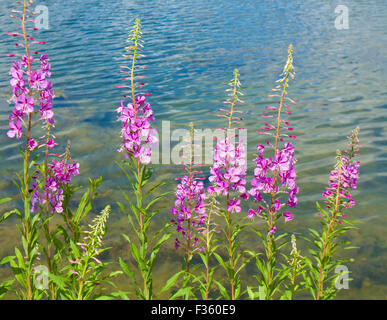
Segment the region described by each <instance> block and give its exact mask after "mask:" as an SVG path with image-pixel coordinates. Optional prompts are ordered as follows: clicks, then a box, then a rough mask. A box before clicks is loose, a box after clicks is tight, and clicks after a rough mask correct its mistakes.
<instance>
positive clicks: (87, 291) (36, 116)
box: [0, 0, 360, 300]
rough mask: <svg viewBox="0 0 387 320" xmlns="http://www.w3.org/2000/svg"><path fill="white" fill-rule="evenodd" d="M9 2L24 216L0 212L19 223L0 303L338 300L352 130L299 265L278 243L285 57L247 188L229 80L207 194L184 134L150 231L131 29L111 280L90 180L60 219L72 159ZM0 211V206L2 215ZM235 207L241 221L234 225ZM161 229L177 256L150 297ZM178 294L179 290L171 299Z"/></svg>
mask: <svg viewBox="0 0 387 320" xmlns="http://www.w3.org/2000/svg"><path fill="white" fill-rule="evenodd" d="M17 3H18V5H20V9H19V10H12V15H11V17H12V18H14V19H16V20H17V21H18V22H19V23H20V25H19V31H17V32H8V35H10V36H12V37H13V38H15V39H20V41H17V42H16V43H15V46H16V47H17V48H19V49H22V53H11V54H9V57H11V58H14V59H15V61H13V63H12V67H11V69H10V84H11V87H12V96H11V98H10V100H9V103H10V104H11V105H12V106H13V110H12V112H11V114H10V116H9V130H8V131H7V132H6V134H7V136H8V137H9V138H10V139H17V140H18V141H20V142H21V148H20V152H21V155H22V162H23V170H22V171H21V173H18V180H17V181H16V184H17V186H18V188H19V191H20V197H18V199H21V200H22V204H23V205H20V206H19V207H23V210H19V208H15V209H13V210H10V211H7V212H5V213H3V214H2V215H1V216H0V223H1V222H3V221H5V220H6V219H7V218H9V217H10V216H12V215H16V216H17V217H18V219H19V221H20V222H19V224H18V225H17V227H18V229H19V231H20V234H21V241H20V246H21V249H19V248H18V247H16V248H15V254H14V255H13V256H8V257H5V258H3V259H2V260H0V265H5V264H8V265H9V266H10V267H11V270H12V272H13V275H14V278H13V279H9V280H6V281H4V282H2V283H0V298H3V297H5V296H6V295H7V293H10V294H14V295H16V296H17V297H18V298H19V299H25V300H32V299H52V300H55V299H63V300H64V299H78V300H85V299H112V298H118V299H119V298H121V299H128V298H131V297H133V296H136V297H137V298H138V299H154V298H157V297H158V296H160V294H161V293H166V292H167V291H172V294H171V295H170V297H169V298H170V299H177V298H182V299H214V298H215V299H222V298H223V299H245V298H250V299H289V300H292V299H295V298H297V296H298V294H299V293H301V292H303V293H305V292H306V293H307V292H309V293H310V295H311V297H312V298H313V299H316V300H322V299H333V298H334V297H335V296H336V294H337V292H338V290H339V289H338V288H337V286H336V283H337V280H338V279H339V277H340V276H341V275H342V274H343V272H345V271H341V273H338V272H337V267H340V266H342V265H343V263H344V262H347V261H348V260H345V259H342V258H341V257H340V255H339V249H340V248H344V249H349V248H353V247H351V246H350V243H349V241H347V240H343V237H344V235H345V234H346V232H347V231H349V230H350V229H353V228H355V226H354V223H355V221H353V220H352V221H351V220H348V219H347V212H346V211H347V210H348V209H350V208H351V207H353V206H354V205H355V201H354V199H353V195H352V191H353V190H354V189H356V187H357V182H358V175H359V168H360V162H359V161H358V160H356V157H357V156H358V155H359V154H358V149H359V138H358V135H359V128H356V129H355V130H354V131H353V132H352V134H351V135H350V136H349V137H348V139H349V142H348V148H347V150H341V151H337V157H336V165H335V167H334V169H333V170H332V172H331V174H330V177H329V185H328V187H327V189H326V190H325V191H324V192H323V194H322V197H323V199H324V202H325V207H323V206H321V205H320V204H319V203H317V210H318V212H319V213H318V217H319V219H320V223H321V229H319V230H315V229H311V228H310V229H308V230H309V233H308V236H304V237H303V236H301V235H299V236H298V237H297V238H298V239H301V240H306V243H308V244H309V246H308V247H307V248H306V249H307V250H306V254H303V253H301V250H299V249H298V248H297V243H296V236H295V235H294V234H292V235H290V234H288V233H286V232H283V230H284V231H286V230H285V226H286V223H288V222H290V221H291V220H292V219H293V213H292V209H293V208H294V207H296V205H297V195H298V192H299V188H298V186H297V184H296V171H295V169H296V167H295V164H296V159H295V149H294V146H293V144H292V142H291V141H292V139H295V138H296V137H295V136H293V135H292V134H291V131H292V130H293V128H292V127H290V123H289V122H288V121H287V120H285V119H284V116H286V115H290V114H291V112H290V111H289V110H290V106H289V105H288V104H289V103H293V104H294V103H295V102H294V101H293V100H292V99H290V98H289V97H288V96H287V90H288V87H289V82H290V80H291V79H294V67H293V47H292V45H290V46H289V49H288V56H287V61H286V64H285V67H284V69H283V72H282V74H281V76H280V79H279V80H278V81H277V82H278V85H277V86H276V87H275V88H274V89H273V91H274V94H273V95H271V96H272V97H276V98H278V104H277V105H276V106H266V107H265V108H266V109H267V110H268V111H269V112H270V113H268V114H264V115H263V116H262V117H263V118H265V119H267V120H268V121H267V123H266V124H265V127H264V128H263V130H261V131H258V132H259V133H260V134H261V135H262V136H264V137H266V138H267V139H265V140H266V141H263V142H262V143H261V144H258V146H257V151H258V154H257V157H256V159H255V160H254V162H255V168H254V175H253V177H252V178H251V180H249V178H248V177H247V170H246V169H247V168H246V167H247V165H246V160H245V158H246V150H245V146H244V144H243V143H244V142H243V141H241V139H239V142H238V143H236V142H235V138H236V135H235V134H234V133H233V129H235V128H234V126H235V124H239V123H240V122H241V120H242V119H241V118H240V117H236V115H239V114H240V113H241V110H239V108H238V107H237V105H239V103H242V102H243V101H241V99H240V96H241V95H242V93H241V92H240V91H241V89H240V88H241V84H240V81H239V73H238V71H237V70H235V71H234V77H233V80H232V81H231V82H230V88H229V89H228V90H227V92H228V98H227V100H226V101H225V103H226V104H227V105H228V106H229V108H227V109H223V108H222V109H221V111H222V114H221V115H219V116H221V117H224V118H225V119H226V127H225V128H224V133H225V136H224V137H223V138H218V140H217V142H216V145H215V149H214V163H213V165H212V166H211V168H210V169H209V178H208V180H207V181H205V179H203V178H202V177H201V176H202V175H203V176H204V173H203V172H201V171H199V170H196V169H194V160H193V159H194V152H193V150H194V148H193V145H194V143H193V140H194V139H193V137H194V128H193V125H192V126H191V135H190V141H189V145H188V148H189V152H188V153H189V158H188V161H187V162H186V163H185V164H184V165H185V167H184V168H185V171H186V174H185V175H184V176H183V177H182V178H179V179H178V181H179V183H178V185H177V189H176V194H175V196H176V198H175V200H174V202H173V203H171V204H167V205H166V207H167V210H171V211H170V213H169V214H168V216H167V218H166V220H165V223H162V227H161V228H160V227H158V228H156V231H155V232H154V231H152V230H153V226H154V225H155V224H156V223H155V221H154V220H153V218H154V217H155V216H156V214H158V213H159V212H160V210H161V208H160V206H159V207H158V208H154V205H156V204H158V201H159V200H163V201H164V202H166V198H165V196H166V195H167V194H168V193H169V192H160V191H159V190H160V187H162V186H164V185H165V183H166V182H162V183H158V184H156V183H152V182H151V177H152V173H153V168H152V166H151V165H150V162H151V155H152V150H151V146H152V145H153V143H156V142H157V134H156V131H155V129H154V128H153V127H152V125H151V123H152V122H153V121H154V120H155V119H154V116H153V111H152V108H151V106H150V104H149V103H148V102H147V101H146V100H147V99H146V97H147V96H149V95H150V93H148V92H143V87H144V85H145V83H144V82H143V80H142V79H143V78H144V76H143V75H141V73H140V71H141V70H143V69H146V67H145V66H144V65H139V64H138V62H139V60H140V59H141V58H143V57H144V55H143V54H142V48H143V40H142V32H141V25H140V21H139V20H138V19H137V20H136V21H135V24H134V27H133V28H132V30H131V32H130V34H129V37H128V40H127V42H128V47H126V52H127V54H125V55H124V58H125V59H128V60H129V66H121V69H122V70H121V72H122V73H123V74H125V77H124V78H123V80H124V81H128V82H129V83H128V84H127V85H119V86H118V87H120V88H124V89H125V90H126V92H125V94H124V96H123V97H124V99H125V100H128V101H125V102H124V100H123V101H122V102H121V104H120V106H119V107H118V109H117V112H118V114H119V119H118V120H119V121H120V123H121V135H120V136H121V146H120V148H119V150H118V151H119V152H121V153H122V154H124V156H125V160H123V162H122V163H118V165H119V166H120V168H121V169H122V170H123V172H124V173H125V175H126V177H127V179H128V181H129V186H130V187H131V189H132V190H131V192H130V193H127V192H126V191H123V194H124V197H125V199H126V200H127V205H126V206H125V205H124V204H122V203H118V205H119V207H120V209H121V210H122V211H123V212H124V213H125V215H126V216H127V218H128V221H129V225H130V230H129V231H128V234H123V237H124V238H125V239H126V240H127V242H128V244H129V251H130V257H129V259H128V260H127V261H126V262H125V261H124V259H123V258H119V264H120V267H121V269H122V271H121V270H119V271H113V272H110V273H109V272H108V271H107V267H108V265H110V264H109V263H104V262H102V260H103V256H102V254H103V252H104V251H106V250H108V249H109V248H106V247H104V245H103V237H104V235H105V234H106V232H107V220H108V217H109V215H110V212H111V209H110V206H106V207H105V209H104V210H102V212H101V214H100V215H97V216H96V217H94V219H90V220H89V221H91V223H89V224H88V226H86V225H85V221H86V220H87V218H88V217H89V213H90V212H91V211H92V201H93V199H94V198H95V197H96V196H97V188H98V186H99V185H100V184H101V181H102V177H100V178H98V179H95V180H94V179H89V181H90V185H89V188H88V189H87V191H86V192H85V193H84V194H83V195H82V196H81V197H80V201H79V203H78V205H77V206H76V209H75V210H72V209H71V208H70V204H71V203H73V202H74V201H73V200H72V198H73V195H74V194H75V192H77V190H79V189H80V187H74V186H73V185H72V184H71V180H72V178H73V177H75V176H78V175H79V173H80V166H79V163H77V162H75V161H73V160H72V156H71V152H70V142H68V143H67V147H66V148H65V151H64V152H63V153H60V152H59V151H57V145H59V142H57V139H56V137H55V135H54V128H55V126H54V124H55V121H54V111H53V108H52V107H53V99H54V91H53V87H52V83H51V81H50V77H51V71H50V62H49V58H48V56H47V54H44V53H43V54H42V53H39V52H38V51H36V50H37V49H35V46H37V45H42V44H44V43H45V42H44V41H37V40H35V39H34V37H32V35H31V34H32V32H33V31H34V29H35V28H34V27H30V26H29V24H31V23H33V22H34V20H33V19H32V18H33V16H34V15H36V13H35V12H33V11H32V10H31V9H30V7H31V5H32V3H33V2H32V1H27V0H24V1H18V2H17ZM270 120H272V123H270ZM39 152H40V153H39ZM248 181H250V182H248ZM206 183H208V184H209V187H207V188H205V187H204V186H205V185H206ZM249 198H250V200H249ZM251 198H252V199H253V200H251ZM10 200H12V199H11V198H4V199H0V204H3V203H6V202H9V201H10ZM243 204H244V205H243ZM242 207H248V208H249V210H248V211H247V212H243V211H244V210H243V209H242ZM57 217H59V218H62V220H61V219H59V221H62V223H58V224H56V225H54V221H55V223H56V221H57V220H58V219H57ZM158 219H161V217H159V218H158ZM171 219H172V221H170V220H171ZM257 219H261V220H262V221H263V226H264V227H263V228H262V225H261V224H257V225H256V224H255V223H254V222H255V221H256V220H257ZM152 221H153V223H151V222H152ZM283 222H285V224H284V223H283ZM172 226H174V227H175V228H176V231H175V232H176V234H177V236H176V237H175V246H176V247H182V248H183V251H184V263H183V268H182V270H176V273H175V274H174V275H173V276H172V277H171V278H170V279H169V280H167V281H166V282H165V284H163V285H164V286H163V287H162V289H161V291H160V292H159V293H158V294H159V295H155V294H154V292H153V291H154V290H153V269H154V265H155V262H156V257H157V255H158V252H159V250H160V248H161V246H162V245H165V244H166V242H167V241H168V240H169V238H170V237H171V235H172V233H171V232H169V227H172ZM248 228H253V229H254V231H255V233H256V234H257V235H258V236H259V237H258V239H260V241H261V242H262V244H263V248H264V250H263V252H257V251H258V250H257V249H256V248H255V249H254V248H251V247H249V250H246V249H245V248H244V244H243V242H242V241H241V240H240V236H241V232H242V230H247V229H248ZM194 257H195V258H198V259H195V260H194V259H193V258H194ZM252 259H255V264H256V266H257V269H258V273H257V274H256V275H255V276H254V278H255V279H256V280H257V285H253V284H252V283H248V285H247V286H246V287H245V289H244V288H243V286H242V281H241V272H242V271H243V270H244V269H245V267H246V266H247V265H248V263H249V262H250V261H251V260H252ZM349 260H350V259H349ZM42 267H43V269H46V270H47V274H46V278H45V279H46V280H47V283H46V285H41V284H42V283H41V280H42V275H41V274H39V270H40V271H41V270H42ZM219 267H220V268H219ZM109 268H110V266H109ZM344 269H345V268H344ZM344 269H341V270H344ZM122 273H124V274H126V275H127V276H128V277H129V279H130V281H131V283H132V285H131V287H130V288H128V290H127V291H118V292H113V293H110V294H108V295H104V290H105V289H106V288H105V285H108V284H109V285H112V286H113V287H116V286H115V284H114V282H113V281H112V280H111V279H112V277H114V276H116V275H118V274H122ZM225 275H226V276H225ZM180 280H181V281H180ZM43 282H44V281H43ZM177 284H181V285H180V287H179V285H177ZM176 287H177V289H176Z"/></svg>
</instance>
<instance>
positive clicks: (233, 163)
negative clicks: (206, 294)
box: [208, 69, 254, 300]
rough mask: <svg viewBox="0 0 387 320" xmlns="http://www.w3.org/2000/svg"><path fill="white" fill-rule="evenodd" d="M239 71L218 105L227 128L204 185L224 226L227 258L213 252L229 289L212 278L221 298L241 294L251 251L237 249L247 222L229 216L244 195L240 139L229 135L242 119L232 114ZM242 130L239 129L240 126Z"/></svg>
mask: <svg viewBox="0 0 387 320" xmlns="http://www.w3.org/2000/svg"><path fill="white" fill-rule="evenodd" d="M239 77H240V75H239V72H238V70H237V69H235V70H234V77H233V79H232V80H231V81H230V82H229V86H230V88H228V89H227V90H226V92H228V95H227V99H226V100H225V101H224V103H225V104H226V105H229V109H228V110H227V109H224V108H221V109H220V111H221V112H222V113H221V114H219V116H220V117H224V118H225V119H226V124H227V127H226V128H224V130H225V133H226V136H225V138H224V139H223V138H222V139H219V140H218V141H217V143H216V145H215V150H214V164H213V166H212V167H211V168H210V177H209V181H210V182H211V183H212V186H210V187H209V188H208V193H209V194H213V193H215V194H216V196H217V198H218V199H219V202H220V204H219V207H217V212H218V213H219V214H220V216H222V217H223V218H224V222H225V228H224V229H223V234H224V236H225V237H224V239H222V240H221V242H222V243H223V245H224V249H225V250H226V252H227V256H228V258H227V259H224V258H223V257H222V255H221V254H219V253H217V252H215V251H214V252H213V254H214V256H215V257H216V259H217V261H218V263H219V264H220V266H222V267H223V268H224V270H225V271H226V274H227V278H228V281H229V290H227V289H226V288H225V287H224V285H223V284H222V283H221V282H220V281H216V284H217V286H218V289H219V291H220V293H221V295H222V297H223V298H225V299H231V300H234V299H238V298H239V297H240V296H241V294H242V291H241V282H240V276H239V274H240V272H241V271H242V270H243V268H244V267H245V266H246V265H247V263H248V262H249V259H247V260H246V259H244V258H243V256H244V254H245V253H248V254H250V256H251V257H253V256H254V253H253V252H252V251H249V250H241V249H240V248H239V247H240V244H241V243H240V241H239V239H238V235H239V234H240V232H241V231H242V230H243V229H244V228H245V227H247V226H248V223H246V222H242V221H241V219H238V220H236V219H233V216H234V215H238V214H239V213H240V212H241V210H242V208H241V200H245V199H247V198H248V194H247V192H246V187H245V186H246V179H245V177H246V151H245V146H244V144H243V141H242V139H239V142H238V143H236V142H235V138H236V136H235V135H233V132H234V130H233V129H234V128H233V125H234V124H240V122H241V120H242V118H240V117H237V116H235V115H236V114H237V115H239V114H241V113H242V111H241V110H239V109H238V108H237V104H238V103H243V101H242V100H241V99H240V96H242V95H243V93H242V92H241V91H240V90H241V83H240V80H239ZM240 130H242V128H241V129H240Z"/></svg>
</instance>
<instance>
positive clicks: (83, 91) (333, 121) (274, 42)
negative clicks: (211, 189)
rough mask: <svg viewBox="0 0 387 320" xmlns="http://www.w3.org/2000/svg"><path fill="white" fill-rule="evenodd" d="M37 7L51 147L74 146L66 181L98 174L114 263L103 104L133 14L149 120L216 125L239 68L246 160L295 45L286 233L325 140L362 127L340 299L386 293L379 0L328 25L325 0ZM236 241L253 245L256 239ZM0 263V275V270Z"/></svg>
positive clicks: (317, 180) (307, 193) (302, 209)
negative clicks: (51, 101)
mask: <svg viewBox="0 0 387 320" xmlns="http://www.w3.org/2000/svg"><path fill="white" fill-rule="evenodd" d="M39 4H44V5H46V6H47V7H48V9H49V18H50V21H49V30H41V31H39V32H37V33H36V37H37V38H41V39H44V40H46V41H47V45H45V47H44V50H45V52H47V53H48V55H49V56H50V58H51V64H52V72H53V77H52V80H53V83H54V87H55V90H56V91H57V92H58V93H59V94H58V97H57V98H56V99H55V105H54V108H55V113H56V128H55V132H56V136H57V140H58V141H59V142H60V143H61V145H60V146H59V148H62V150H63V149H64V147H65V145H66V141H67V139H71V142H72V155H73V158H74V159H76V160H77V161H79V162H80V163H81V173H82V174H81V176H80V177H77V178H76V179H74V182H75V183H78V184H83V185H85V184H86V183H87V177H88V176H94V177H97V176H99V175H103V177H104V182H103V184H102V186H101V192H100V195H99V197H98V199H97V201H96V203H95V212H98V210H100V209H101V208H102V207H103V206H104V205H106V204H108V203H110V204H112V206H113V209H114V210H113V213H112V217H111V222H110V228H109V233H108V235H107V238H108V242H109V244H112V245H113V246H114V249H113V250H112V253H111V255H110V258H111V259H112V260H114V261H116V259H117V257H118V256H119V255H126V256H127V255H128V248H127V247H126V246H125V244H124V242H123V241H122V240H121V237H120V233H121V232H126V230H127V229H126V226H127V225H128V224H127V222H126V220H125V219H124V218H123V216H122V214H121V213H120V212H119V210H117V206H116V201H117V200H119V199H120V198H122V197H121V194H120V189H121V188H125V180H124V179H123V177H122V174H121V172H120V169H119V168H118V167H117V166H116V165H115V164H114V161H115V160H117V161H119V160H120V159H121V155H120V154H118V153H117V152H116V149H117V147H118V145H119V124H118V123H117V121H116V118H117V117H116V113H115V111H114V110H115V108H116V106H117V105H118V104H119V101H120V96H121V94H122V91H121V89H118V88H116V87H115V86H116V85H117V84H121V80H120V77H121V76H120V73H119V66H120V65H122V64H127V63H128V62H127V61H125V59H124V58H123V57H122V53H123V52H124V51H123V48H124V46H125V45H126V43H125V40H126V37H127V34H128V32H129V30H130V28H131V26H132V24H133V22H134V19H135V18H136V17H139V18H140V19H141V21H142V26H143V34H144V40H145V54H146V55H147V57H146V59H145V62H146V64H147V66H148V70H147V72H146V76H147V79H146V82H147V84H148V85H147V90H148V91H150V92H152V95H151V96H150V97H149V101H150V102H151V104H152V107H153V109H154V112H155V115H156V122H155V127H156V128H161V122H162V121H163V120H164V121H166V120H168V121H171V127H172V129H173V128H185V127H187V124H188V122H189V121H194V122H195V126H196V127H198V128H208V127H210V128H217V127H222V126H223V123H222V121H221V120H220V119H219V118H217V117H215V114H216V113H217V109H218V108H219V107H220V106H221V102H222V101H223V100H224V97H225V92H224V89H225V88H226V86H227V82H228V80H230V79H231V78H232V72H233V70H234V69H235V68H238V69H239V72H240V74H241V82H242V85H243V92H244V93H245V96H244V100H245V101H246V103H245V104H244V105H243V110H244V111H245V119H246V120H245V121H244V122H243V126H244V127H246V128H247V130H248V145H249V152H250V153H249V159H252V158H253V153H254V146H255V145H256V144H257V143H262V142H263V140H262V137H261V136H257V135H256V132H255V130H256V129H258V128H261V127H262V126H263V125H264V123H265V122H264V121H263V119H261V118H260V115H261V114H262V112H263V110H264V106H265V105H267V104H269V103H273V100H272V99H268V98H267V95H268V94H269V93H270V90H271V88H272V87H273V86H274V81H275V80H276V79H277V77H278V75H279V73H280V72H281V70H282V67H283V64H284V62H285V60H286V51H287V47H288V45H289V43H293V46H294V57H295V58H294V64H295V68H296V80H295V81H294V82H293V83H291V87H290V89H289V93H290V96H291V97H292V98H294V99H295V100H296V101H297V105H296V106H295V107H294V108H293V111H294V112H293V115H292V116H291V117H290V121H291V122H292V125H293V126H294V127H295V134H296V135H297V136H298V139H297V140H296V142H295V145H296V152H297V158H298V162H297V174H298V184H299V186H300V195H299V203H300V205H299V207H298V208H297V209H296V210H295V212H294V213H295V221H294V222H293V223H292V225H290V226H289V229H288V230H290V231H295V230H297V231H301V230H304V229H305V227H307V226H311V225H315V223H316V221H317V220H316V216H315V214H316V212H315V209H314V203H315V201H316V200H320V199H321V192H322V190H323V189H324V188H325V186H326V184H327V181H328V174H329V171H330V170H331V168H332V166H333V165H334V156H335V150H336V149H337V148H339V147H340V148H341V147H342V146H343V142H344V139H345V137H346V136H347V135H348V134H349V133H350V131H351V130H352V129H353V128H354V127H356V126H360V128H361V131H360V132H361V133H360V139H361V144H362V148H361V161H362V166H361V171H360V175H361V176H360V183H359V186H358V191H356V192H355V193H354V197H355V199H356V201H357V205H356V207H355V208H354V209H353V210H351V211H350V215H351V216H353V217H354V218H355V219H358V220H361V221H362V224H361V225H360V229H359V230H357V231H354V232H351V233H350V234H348V236H349V237H350V239H351V240H352V241H353V243H354V244H355V245H357V246H359V249H357V250H356V251H355V252H354V253H353V254H354V255H355V262H353V263H352V264H351V265H350V266H349V269H350V270H351V271H352V276H353V278H354V281H353V282H351V285H350V289H351V290H346V291H345V290H343V291H342V292H341V293H340V295H339V297H341V298H356V299H373V298H379V299H385V298H387V276H386V274H385V267H386V262H387V251H386V250H387V247H386V241H385V240H386V232H387V221H386V215H385V211H386V209H385V205H384V199H385V187H386V182H387V175H386V173H385V166H386V164H387V162H386V158H387V133H386V129H385V127H386V125H387V113H386V111H387V104H386V100H385V99H386V97H387V95H386V94H387V91H386V87H385V74H386V72H387V67H386V66H387V63H386V62H387V61H386V60H387V58H386V43H387V41H386V40H387V35H386V30H387V28H386V27H387V22H386V19H385V17H386V14H387V6H386V3H385V1H380V0H379V1H378V0H371V1H356V2H349V1H348V2H345V3H343V2H340V4H344V5H347V6H348V8H349V29H348V30H337V29H336V28H335V25H334V21H335V18H336V14H335V13H334V10H335V7H336V6H337V5H338V4H339V2H336V1H329V3H327V2H326V1H313V2H312V1H300V0H295V1H284V0H277V1H269V2H268V1H265V2H262V1H238V2H236V1H231V0H225V1H207V0H206V1H204V0H196V1H193V0H186V1H178V0H176V1H172V0H168V1H165V0H154V1H124V0H123V1H91V0H84V1H62V2H59V1H53V0H49V1H44V2H39ZM13 5H14V4H13V1H9V0H3V1H1V3H0V29H1V31H2V34H3V36H2V37H1V39H0V163H1V166H0V174H1V177H2V178H1V181H0V196H2V197H3V196H12V195H15V194H16V192H17V191H16V188H15V187H14V185H13V183H12V179H14V178H15V174H14V173H15V171H17V170H19V169H20V168H21V158H20V156H19V153H18V143H17V141H15V140H10V139H8V138H7V136H6V130H7V127H8V121H7V118H8V114H9V113H10V111H11V106H9V105H8V104H7V102H6V100H7V99H8V98H9V96H10V86H9V75H8V71H9V68H10V65H11V62H12V60H11V59H10V58H7V57H6V54H7V53H9V52H12V50H13V47H12V44H13V39H10V38H9V37H7V36H5V35H4V33H5V31H14V30H16V29H15V25H14V24H13V23H14V22H13V20H12V19H10V18H9V12H10V9H11V8H12V7H13ZM250 169H252V165H250ZM178 172H181V171H180V170H179V168H178V167H176V166H172V165H171V166H168V165H164V166H159V167H158V169H157V171H156V179H157V180H161V179H169V180H171V181H173V177H174V176H175V174H176V173H178ZM171 200H172V199H171ZM169 203H172V202H169ZM169 203H165V205H167V206H168V205H170V204H169ZM168 214H169V210H164V211H163V213H162V218H160V219H165V220H166V219H168ZM14 222H15V221H10V222H9V223H7V224H5V225H3V226H0V241H1V244H2V245H1V250H0V257H1V256H4V255H5V254H11V253H12V250H11V246H12V244H14V243H15V238H14V237H13V234H14V232H15V228H14ZM247 241H248V243H249V245H251V246H254V245H255V244H256V239H247ZM169 246H170V247H172V244H169ZM162 254H163V255H164V259H162V261H161V262H160V264H159V266H158V269H157V270H158V272H160V274H163V273H164V275H165V277H164V279H165V278H166V276H167V275H168V274H170V270H171V268H172V267H171V266H170V264H172V265H173V266H175V267H176V268H179V266H178V265H176V263H174V262H173V261H175V260H176V255H178V253H176V252H174V251H172V252H171V251H170V250H169V249H168V250H164V251H163V252H162ZM172 269H173V268H172ZM176 270H177V269H176ZM0 272H1V273H0V277H1V276H2V275H4V274H5V273H6V271H5V270H3V269H0ZM251 272H253V271H251ZM4 277H5V276H4ZM160 278H163V276H161V277H160Z"/></svg>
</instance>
